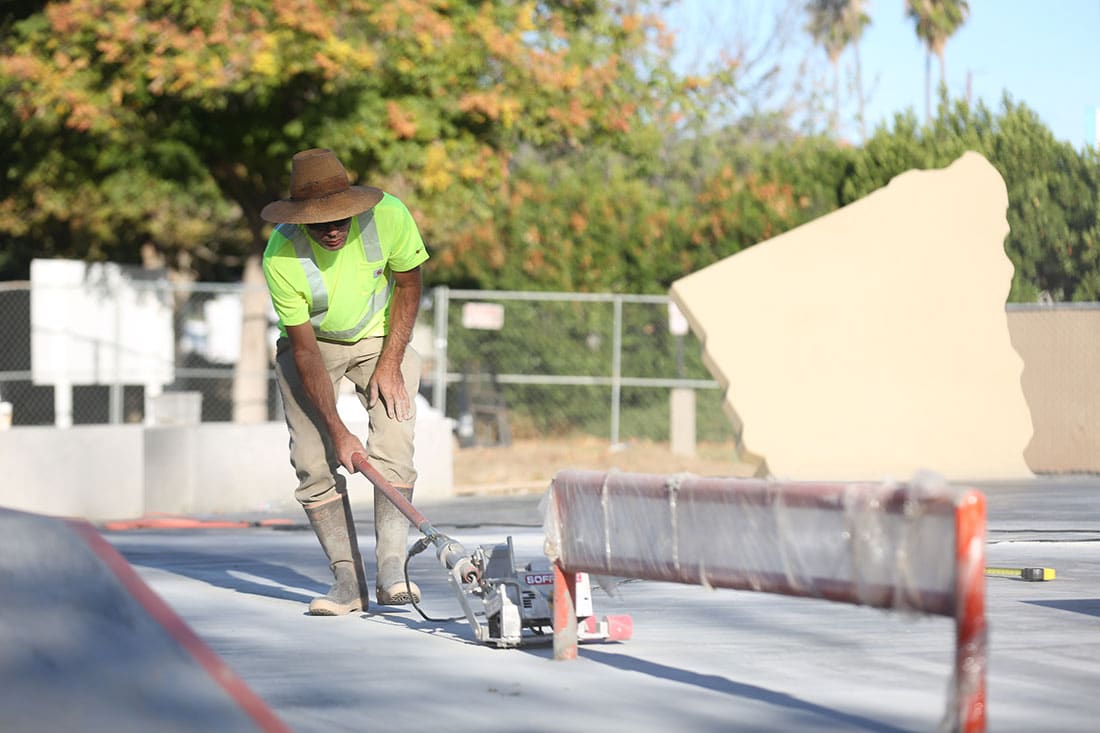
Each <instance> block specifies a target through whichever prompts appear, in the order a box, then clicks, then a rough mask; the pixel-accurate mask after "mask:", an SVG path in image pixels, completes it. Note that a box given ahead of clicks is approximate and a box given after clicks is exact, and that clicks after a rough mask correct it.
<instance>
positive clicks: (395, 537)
mask: <svg viewBox="0 0 1100 733" xmlns="http://www.w3.org/2000/svg"><path fill="white" fill-rule="evenodd" d="M395 488H396V489H397V491H398V492H399V493H400V494H401V496H403V497H405V498H406V499H408V500H409V501H412V495H413V490H412V487H404V486H397V487H395ZM374 540H375V545H374V553H375V555H374V556H375V559H376V560H377V561H378V577H377V578H376V580H375V587H374V590H375V592H376V593H377V596H376V597H377V598H378V602H379V603H380V604H382V605H384V606H401V605H404V604H406V603H420V589H419V588H418V587H416V583H413V582H411V581H410V582H409V584H408V585H406V584H405V552H406V549H407V544H408V541H409V520H408V519H407V518H406V517H405V515H404V514H402V513H401V510H400V509H398V508H397V507H395V506H394V505H393V502H391V501H390V500H389V499H387V498H386V495H385V494H383V493H382V492H381V491H380V490H379V489H378V488H375V489H374Z"/></svg>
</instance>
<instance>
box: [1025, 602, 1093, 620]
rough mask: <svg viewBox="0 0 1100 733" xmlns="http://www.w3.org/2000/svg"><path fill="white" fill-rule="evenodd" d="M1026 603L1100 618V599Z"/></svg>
mask: <svg viewBox="0 0 1100 733" xmlns="http://www.w3.org/2000/svg"><path fill="white" fill-rule="evenodd" d="M1024 603H1028V604H1031V605H1032V606H1045V607H1046V608H1057V609H1060V610H1062V611H1072V612H1073V613H1083V614H1085V615H1086V616H1100V598H1059V599H1058V600H1054V601H1024Z"/></svg>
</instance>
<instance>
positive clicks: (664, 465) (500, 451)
mask: <svg viewBox="0 0 1100 733" xmlns="http://www.w3.org/2000/svg"><path fill="white" fill-rule="evenodd" d="M564 469H581V470H599V471H606V470H610V469H618V470H620V471H627V472H632V473H660V474H666V473H694V474H696V475H699V476H738V477H745V476H751V475H752V474H753V471H754V466H752V465H749V464H746V463H742V462H739V461H738V460H736V454H735V450H734V446H733V444H732V443H728V444H713V443H706V444H699V445H698V446H697V447H696V451H695V455H694V456H681V455H674V454H673V453H672V452H671V451H670V449H669V445H668V444H667V443H656V442H649V441H631V442H627V443H624V444H622V445H619V446H615V447H614V448H612V446H611V445H610V444H609V442H608V441H606V440H599V439H597V438H592V437H583V438H574V439H568V438H550V439H542V440H519V441H514V442H513V443H512V445H510V446H503V447H473V448H459V447H458V446H455V449H454V482H455V492H456V493H457V494H462V495H470V494H516V493H538V492H542V491H545V490H546V487H547V486H548V485H549V484H550V479H552V478H553V476H554V474H555V473H557V472H558V471H561V470H564Z"/></svg>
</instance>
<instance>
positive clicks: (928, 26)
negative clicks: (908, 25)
mask: <svg viewBox="0 0 1100 733" xmlns="http://www.w3.org/2000/svg"><path fill="white" fill-rule="evenodd" d="M905 13H906V15H908V16H909V19H910V20H912V21H913V26H914V28H915V29H916V32H917V38H919V39H920V40H921V43H923V44H924V49H925V57H924V120H925V122H928V121H929V120H930V119H931V117H932V55H933V54H935V56H936V58H937V59H939V62H940V85H941V86H943V87H944V88H946V86H947V62H946V59H945V54H944V52H945V50H946V48H947V41H948V40H949V39H950V38H951V36H953V35H955V32H956V31H958V30H959V28H961V27H962V25H963V23H965V22H966V19H967V17H969V15H970V3H969V2H967V0H905Z"/></svg>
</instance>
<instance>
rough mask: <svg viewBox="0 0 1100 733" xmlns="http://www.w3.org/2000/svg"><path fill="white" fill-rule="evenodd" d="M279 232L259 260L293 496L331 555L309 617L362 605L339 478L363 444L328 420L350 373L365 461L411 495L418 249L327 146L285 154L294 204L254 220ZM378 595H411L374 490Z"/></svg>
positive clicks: (394, 214) (402, 543)
mask: <svg viewBox="0 0 1100 733" xmlns="http://www.w3.org/2000/svg"><path fill="white" fill-rule="evenodd" d="M260 215H261V216H262V217H263V218H264V219H265V220H267V221H269V222H273V223H275V224H276V225H277V226H276V227H275V230H274V231H273V232H272V233H271V237H270V239H269V240H268V243H267V249H266V250H265V251H264V256H263V269H264V276H265V277H266V279H267V286H268V290H269V291H270V293H271V302H272V304H273V305H274V307H275V313H276V314H277V315H278V316H279V329H280V331H281V334H280V338H279V340H278V344H277V347H276V358H275V362H276V369H275V373H276V378H277V380H278V383H279V391H280V393H281V395H282V400H283V407H284V412H285V415H286V424H287V428H288V430H289V431H290V462H291V464H293V466H294V469H295V471H296V472H297V475H298V488H297V490H296V491H295V494H294V495H295V498H296V499H297V500H298V501H299V502H300V503H301V504H302V507H303V508H304V509H305V512H306V516H307V517H308V518H309V522H310V525H311V526H312V527H313V531H314V532H315V533H316V535H317V539H318V540H319V541H320V543H321V547H322V548H323V549H324V551H325V554H326V555H327V556H328V559H329V564H330V567H331V568H332V573H333V576H334V579H335V582H334V583H333V585H332V588H330V589H329V591H328V593H327V594H325V595H324V596H321V597H319V598H314V599H313V600H312V601H311V602H310V604H309V612H310V613H311V614H314V615H321V616H335V615H342V614H346V613H350V612H352V611H357V610H366V609H367V597H368V594H367V583H366V579H365V571H364V567H363V560H362V557H361V556H360V554H359V544H358V540H357V538H356V533H355V523H354V521H353V519H352V514H351V505H350V502H349V499H348V494H347V489H346V484H345V479H344V477H343V475H341V474H340V473H339V472H338V470H337V469H339V468H340V467H341V466H343V467H344V468H345V469H346V470H347V471H348V472H349V473H351V472H354V470H355V468H354V466H353V465H352V455H354V454H355V453H357V452H358V453H364V449H363V444H362V443H361V442H360V440H359V438H357V437H356V436H355V435H354V434H352V433H351V431H349V430H348V428H347V426H346V425H345V424H344V421H343V420H341V419H340V416H339V415H338V414H337V412H336V393H337V389H338V386H339V383H340V380H341V379H343V378H344V377H347V378H348V379H349V380H351V382H352V383H353V384H354V385H355V391H356V394H357V395H358V397H359V401H360V402H361V403H362V404H363V407H364V408H365V409H366V411H367V414H368V415H369V416H370V429H369V433H368V436H367V450H366V451H365V452H366V455H367V459H368V460H369V461H370V463H371V465H373V466H374V467H375V468H376V469H378V471H379V472H380V473H381V474H382V476H383V477H385V478H386V479H387V480H388V481H389V482H390V483H391V484H393V485H394V487H395V488H397V489H398V490H399V491H400V492H401V493H402V495H404V496H405V497H406V498H407V499H410V500H411V499H412V494H413V484H414V483H415V481H416V469H415V468H414V467H413V426H414V423H415V419H416V403H415V401H414V399H413V396H414V395H416V393H417V386H418V384H419V379H420V359H419V357H418V356H417V354H416V352H415V351H413V349H412V348H410V346H409V340H410V338H411V337H412V331H413V324H414V323H415V321H416V314H417V311H418V310H419V307H420V292H421V287H422V283H421V273H420V265H421V264H422V263H423V262H424V261H425V260H427V259H428V253H427V251H426V250H425V248H424V243H423V241H422V240H421V238H420V232H419V231H418V229H417V227H416V223H415V222H414V221H413V218H412V216H411V215H410V214H409V210H408V209H407V208H405V205H404V204H403V203H402V202H401V201H400V200H398V199H397V198H395V197H394V196H392V195H390V194H388V193H385V192H383V191H381V190H379V189H377V188H372V187H369V186H352V185H351V184H350V182H349V180H348V174H347V171H346V170H345V169H344V166H343V165H342V164H341V163H340V161H339V160H338V159H337V158H336V155H335V154H334V153H333V152H332V151H331V150H322V149H313V150H304V151H302V152H300V153H298V154H296V155H295V156H294V157H293V159H292V160H291V172H290V198H286V199H282V200H279V201H274V202H272V203H270V204H268V205H267V206H265V207H264V209H263V211H262V212H261V214H260ZM374 528H375V530H374V531H375V540H376V545H375V548H376V549H375V551H376V559H377V562H378V574H377V577H376V579H375V592H376V594H377V595H376V597H377V600H378V602H379V603H380V604H383V605H396V604H404V603H409V602H410V601H413V602H416V601H419V600H420V596H419V593H420V589H419V588H417V587H416V584H415V583H410V584H408V585H406V583H405V574H404V556H405V547H406V543H407V541H408V521H407V520H406V519H405V516H404V515H403V514H401V513H400V512H399V511H398V510H397V508H396V507H395V506H394V505H393V504H392V503H391V502H390V501H389V500H388V499H386V498H385V495H384V494H382V493H381V492H380V491H379V490H377V489H375V492H374Z"/></svg>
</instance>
